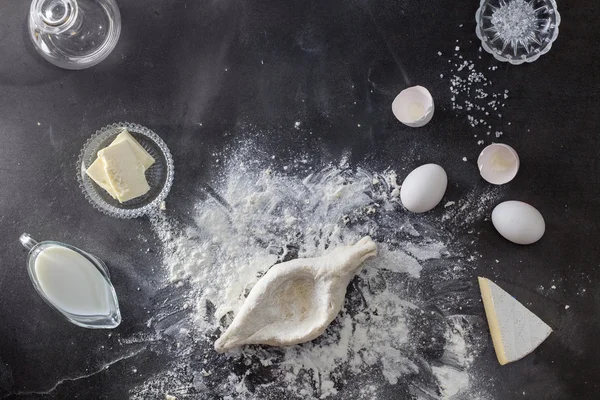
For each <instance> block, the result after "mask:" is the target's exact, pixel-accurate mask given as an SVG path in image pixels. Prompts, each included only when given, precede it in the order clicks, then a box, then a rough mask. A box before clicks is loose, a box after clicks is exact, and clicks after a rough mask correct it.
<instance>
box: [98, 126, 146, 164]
mask: <svg viewBox="0 0 600 400" xmlns="http://www.w3.org/2000/svg"><path fill="white" fill-rule="evenodd" d="M121 142H127V143H129V144H130V145H131V147H132V149H133V152H134V153H135V156H136V158H137V159H138V160H139V162H140V163H141V164H142V165H143V166H144V170H146V169H148V168H150V166H151V165H152V164H154V162H155V160H154V158H153V157H152V156H151V155H150V154H149V153H148V152H147V151H146V149H144V148H143V147H142V145H141V144H139V143H138V141H137V140H135V139H134V137H133V136H131V134H130V133H129V131H127V129H123V131H122V132H121V133H119V135H117V137H116V138H115V140H113V141H112V143H111V144H110V146H112V145H114V144H117V143H121ZM110 146H109V147H110Z"/></svg>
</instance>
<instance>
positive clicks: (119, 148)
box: [98, 140, 150, 203]
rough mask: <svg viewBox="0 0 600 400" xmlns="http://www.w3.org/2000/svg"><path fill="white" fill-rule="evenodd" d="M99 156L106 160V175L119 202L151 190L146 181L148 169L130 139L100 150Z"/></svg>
mask: <svg viewBox="0 0 600 400" xmlns="http://www.w3.org/2000/svg"><path fill="white" fill-rule="evenodd" d="M98 158H100V159H102V161H103V162H104V171H105V173H106V177H107V178H108V182H109V183H110V186H111V188H112V190H113V192H114V194H115V196H116V197H117V200H119V202H121V203H124V202H126V201H129V200H131V199H134V198H136V197H140V196H143V195H144V194H146V193H148V191H149V190H150V186H149V185H148V182H147V181H146V175H145V171H146V169H145V168H144V166H143V165H142V163H141V162H140V161H139V160H138V158H137V157H136V153H135V150H134V149H133V147H132V145H131V144H130V142H129V141H128V140H123V141H121V142H117V143H114V144H111V145H110V146H108V147H106V148H104V149H102V150H100V151H99V152H98Z"/></svg>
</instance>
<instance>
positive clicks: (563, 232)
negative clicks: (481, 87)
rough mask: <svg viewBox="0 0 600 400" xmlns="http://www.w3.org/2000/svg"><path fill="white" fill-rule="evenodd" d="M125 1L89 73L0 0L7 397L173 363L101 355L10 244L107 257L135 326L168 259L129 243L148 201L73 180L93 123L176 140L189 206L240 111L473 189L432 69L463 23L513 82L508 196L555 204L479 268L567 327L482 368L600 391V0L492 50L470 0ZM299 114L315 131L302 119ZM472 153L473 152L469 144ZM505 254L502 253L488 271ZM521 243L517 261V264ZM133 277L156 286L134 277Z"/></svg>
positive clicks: (1, 314)
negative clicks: (409, 110)
mask: <svg viewBox="0 0 600 400" xmlns="http://www.w3.org/2000/svg"><path fill="white" fill-rule="evenodd" d="M119 5H120V8H121V13H122V20H123V30H122V33H121V38H120V40H119V43H118V45H117V47H116V49H115V50H114V52H113V53H112V54H111V55H110V56H109V57H108V59H106V60H105V61H104V62H102V63H101V64H99V65H98V66H96V67H93V68H90V69H87V70H83V71H66V70H61V69H58V68H55V67H54V66H52V65H50V64H48V63H46V62H45V61H44V60H43V59H42V58H41V57H39V56H38V55H37V53H36V52H35V50H34V49H33V47H32V45H31V43H30V42H29V38H28V36H27V32H26V17H27V12H28V7H29V2H27V1H16V0H10V1H4V2H2V4H1V5H0V15H1V16H2V25H1V26H0V184H1V186H2V189H1V190H0V233H1V235H0V237H1V238H2V239H3V240H2V244H0V265H1V270H2V272H1V273H0V319H1V320H2V325H1V326H0V395H5V396H7V397H8V398H60V399H75V398H81V399H92V398H102V399H121V398H127V396H128V390H129V389H130V388H131V387H132V385H136V384H139V383H140V382H142V381H143V380H144V379H145V377H149V376H152V374H154V373H156V372H157V371H160V370H161V368H163V366H164V362H163V360H162V359H161V358H160V356H159V355H157V354H156V353H153V352H141V353H140V354H139V355H137V356H135V357H132V358H130V359H127V360H125V361H123V363H115V364H114V365H112V366H111V368H109V369H103V370H100V371H97V370H96V368H97V366H98V365H102V363H105V362H106V361H107V360H109V359H114V354H117V352H116V350H115V351H113V346H116V344H115V341H114V340H113V339H111V336H110V335H107V332H105V331H88V330H84V329H80V328H77V327H76V326H73V325H70V324H68V323H67V322H65V321H64V320H62V319H61V318H59V317H58V316H57V315H56V314H55V313H53V312H52V310H50V309H49V308H48V307H47V306H46V305H45V304H44V303H43V302H42V300H41V299H40V298H39V297H38V296H37V295H36V294H35V292H34V290H33V288H32V285H31V283H30V282H29V278H28V276H27V272H26V268H25V258H26V252H25V251H24V249H22V248H21V247H20V245H19V244H18V242H17V239H18V237H19V235H20V234H21V233H22V232H29V233H31V234H32V235H34V236H35V237H37V238H40V239H54V240H60V241H64V242H67V243H71V244H73V245H76V246H79V247H81V248H83V249H86V250H88V251H90V252H92V253H95V254H102V255H104V258H105V260H106V262H107V264H108V265H109V267H110V268H111V273H112V275H113V281H114V282H115V286H116V288H117V291H118V293H119V296H120V303H121V310H122V313H123V315H124V316H125V317H124V320H123V323H122V324H121V325H120V326H119V327H118V329H116V330H115V335H120V336H122V337H125V336H134V335H135V334H136V333H137V332H141V331H143V326H144V321H145V320H146V315H147V313H150V312H151V310H152V304H153V302H154V301H155V300H154V299H153V298H152V296H153V295H154V294H153V291H152V290H151V284H152V279H153V278H152V272H151V269H150V267H148V266H150V265H158V264H159V262H160V259H159V256H158V255H157V254H156V253H153V252H150V253H145V252H144V253H143V254H139V251H137V250H136V249H140V248H142V246H146V247H147V246H148V243H147V242H144V241H150V243H152V241H153V240H155V239H153V235H152V231H151V230H150V224H149V222H148V220H147V219H144V218H140V219H137V220H116V219H112V218H109V217H106V216H104V215H103V214H101V213H99V212H97V211H96V210H94V209H93V208H92V207H91V206H90V205H89V204H88V203H87V201H86V200H85V198H84V197H83V196H82V195H81V192H80V190H79V188H78V186H77V180H76V168H75V162H76V159H77V155H78V153H79V150H80V148H81V146H82V145H83V143H84V142H85V140H86V139H87V138H88V137H89V136H90V135H91V134H92V133H93V132H94V131H95V130H97V129H99V128H100V127H102V126H105V125H107V124H109V123H113V122H117V121H131V122H137V123H140V124H143V125H145V126H148V127H150V128H151V129H153V130H155V131H156V132H158V133H159V134H160V135H161V136H162V137H163V138H164V140H165V141H166V142H167V144H168V145H169V146H170V148H171V151H172V153H173V154H174V156H175V160H176V171H177V172H176V182H175V186H174V189H173V192H172V194H171V196H170V197H169V201H170V202H173V203H174V204H175V205H178V206H180V207H185V206H186V205H189V196H188V197H186V196H185V193H186V187H189V186H190V185H194V184H196V183H198V182H203V181H205V180H208V179H210V178H212V177H214V173H215V172H214V168H213V167H214V166H213V164H212V160H213V158H212V157H211V154H213V153H218V152H219V151H221V150H222V149H224V148H226V147H227V146H228V145H229V144H230V143H231V142H232V141H233V140H234V138H235V136H236V135H237V134H238V133H239V132H240V129H241V128H240V126H241V125H240V124H244V125H245V126H248V125H251V126H253V127H254V128H253V129H257V130H260V129H265V130H268V131H270V132H275V131H276V130H278V132H279V133H277V135H278V136H277V138H272V139H273V140H268V141H267V142H269V143H271V146H272V147H271V148H269V151H270V152H272V153H273V154H277V155H280V154H281V155H283V154H290V153H293V152H294V151H296V149H297V151H299V152H306V151H312V152H318V153H319V154H321V157H322V158H324V159H331V160H338V159H339V157H340V156H341V154H342V153H344V152H347V151H349V152H350V154H351V157H350V163H352V164H354V163H359V162H360V163H363V164H366V165H370V166H372V167H373V168H385V167H386V166H392V167H394V166H397V165H396V164H397V160H398V154H401V153H402V152H403V150H404V149H406V148H407V147H409V145H410V147H411V148H413V149H414V148H419V149H421V150H422V153H421V154H423V155H424V156H423V157H422V159H421V160H418V159H417V158H416V157H415V158H414V159H413V161H412V164H411V165H410V166H411V167H414V166H416V165H418V164H419V163H422V162H424V161H435V162H437V163H439V164H441V165H444V166H447V170H448V174H449V176H450V177H451V180H452V181H453V182H455V183H456V185H457V186H460V187H463V188H464V187H469V186H470V185H471V186H472V185H476V184H481V182H480V180H479V177H478V176H477V173H476V170H474V168H475V167H474V165H473V162H472V160H474V159H475V158H476V155H477V154H478V153H479V151H480V149H481V147H480V146H479V145H477V140H476V139H474V137H473V135H474V134H476V133H478V132H479V133H480V134H481V133H482V131H481V130H479V131H478V130H474V129H473V128H472V127H471V126H469V124H468V121H467V119H466V116H465V115H464V114H459V115H458V116H456V115H455V113H454V112H453V111H452V103H451V101H450V97H451V95H450V92H449V82H448V77H447V76H446V77H445V78H440V74H446V75H447V74H449V73H450V69H449V68H450V67H449V64H448V63H447V61H446V60H447V58H445V55H446V54H449V53H452V51H453V49H454V46H455V44H456V41H457V40H459V41H460V44H461V48H462V49H461V54H463V55H465V58H470V59H474V60H476V63H477V65H478V67H480V68H481V69H485V70H486V71H488V69H487V68H488V67H490V66H497V67H498V69H497V70H495V71H492V72H493V79H494V84H495V85H497V87H500V88H506V89H509V90H510V97H509V98H508V99H507V100H506V102H505V103H506V105H505V107H504V109H503V111H502V113H503V114H504V118H505V120H506V121H511V124H510V125H504V126H503V132H504V135H503V136H502V140H504V141H506V142H508V143H510V144H511V145H512V146H513V147H515V148H516V149H517V151H518V152H519V155H520V157H521V160H522V168H521V171H520V172H519V175H518V177H517V179H515V181H514V182H512V183H510V184H509V185H507V186H505V187H502V189H501V190H502V198H504V199H513V198H514V199H521V200H524V201H528V202H531V203H532V204H535V205H536V206H537V207H538V209H539V210H540V211H541V212H542V214H543V215H544V217H545V219H546V222H547V232H546V236H545V237H544V238H543V240H541V241H540V242H539V243H537V244H535V245H533V246H529V247H523V248H521V247H519V248H517V247H515V246H514V245H512V244H510V243H509V242H507V241H505V240H503V239H502V238H500V237H499V236H498V235H489V236H488V237H487V238H486V240H484V241H481V242H480V243H479V246H480V248H479V251H480V252H481V254H483V255H484V257H483V258H482V259H481V260H480V261H479V263H480V264H479V265H478V270H477V273H478V274H481V275H486V276H487V275H489V276H491V277H494V278H500V279H501V281H502V282H506V283H508V285H509V286H508V287H509V288H511V289H513V290H514V291H515V293H517V294H518V295H519V296H520V299H522V300H524V301H526V302H535V303H536V304H537V305H538V307H539V309H541V310H542V311H541V312H540V313H539V314H540V316H541V317H542V318H543V319H544V320H546V321H547V322H548V323H549V324H550V325H551V326H552V327H553V328H554V331H555V332H554V333H553V334H552V336H551V337H550V338H549V339H548V340H547V341H546V342H545V343H544V344H543V346H542V347H541V348H540V349H538V350H537V351H536V352H535V354H534V355H532V356H530V357H529V359H528V361H526V362H522V363H515V364H511V365H508V366H504V367H500V366H499V365H498V364H497V362H496V361H495V358H494V356H493V354H492V353H489V352H488V353H486V354H485V355H484V356H483V358H482V359H481V360H479V362H478V364H477V365H478V367H477V368H478V369H479V371H480V373H481V374H482V376H484V377H486V379H488V381H489V385H488V387H487V389H488V392H489V393H490V394H492V395H493V396H494V398H495V399H507V400H512V399H519V398H527V399H563V400H565V399H577V400H584V399H597V398H600V384H599V383H598V377H599V376H600V361H599V360H600V351H599V350H598V346H597V345H596V344H597V339H598V337H600V318H599V315H600V285H599V284H598V283H599V282H600V246H598V243H597V238H598V235H599V229H600V227H599V225H598V223H599V221H600V164H599V161H600V152H599V151H600V138H599V135H598V129H599V127H600V112H599V111H598V110H599V108H600V68H598V66H597V60H598V59H600V46H598V38H600V22H599V21H600V11H599V10H600V8H598V7H597V5H596V4H595V3H594V2H581V1H580V2H575V1H561V2H560V4H559V7H560V12H561V15H562V18H563V22H562V24H561V26H560V35H559V37H558V40H557V41H556V43H555V45H554V46H553V48H552V50H551V51H550V53H548V54H546V55H544V56H542V57H541V58H540V59H539V60H537V61H536V62H535V63H533V64H530V65H521V66H511V65H508V64H503V63H499V62H496V61H495V60H493V58H492V57H491V56H490V55H488V54H487V53H481V54H482V58H481V59H478V58H477V55H478V47H479V45H478V40H477V38H476V36H475V34H474V27H475V23H474V18H473V17H474V14H475V11H476V9H477V6H478V1H477V0H473V1H463V0H461V1H441V0H438V1H408V0H394V1H392V0H382V1H366V0H357V1H354V0H351V1H339V0H338V1H329V2H324V1H298V0H290V1H270V0H262V1H256V2H247V1H246V2H244V1H231V0H219V1H183V0H177V1H175V0H173V1H162V0H147V1H144V2H140V1H134V0H121V1H119ZM438 51H441V52H442V53H443V54H444V56H439V55H438V54H437V53H438ZM492 72H490V73H492ZM405 79H406V80H405ZM408 84H411V85H413V84H423V85H424V86H427V87H428V88H429V89H430V90H431V92H432V94H433V96H434V98H435V99H436V114H435V117H434V119H433V121H432V122H431V123H430V124H429V125H427V126H426V127H424V128H422V129H419V130H411V129H409V128H406V127H404V126H402V125H401V124H399V123H398V122H397V121H396V120H395V119H394V117H393V115H392V114H391V112H390V104H391V102H392V100H393V98H394V96H395V95H396V94H397V93H398V92H399V91H400V90H402V89H403V88H405V87H406V86H407V85H408ZM354 102H356V103H354ZM297 120H302V121H303V122H302V123H303V129H301V130H295V129H294V122H295V121H297ZM200 123H201V125H200ZM359 124H360V127H359V126H358V125H359ZM498 124H502V122H501V121H500V122H498ZM483 134H484V133H483ZM486 140H487V141H488V142H489V138H486ZM269 143H267V144H269ZM415 143H416V144H417V146H416V147H415ZM466 155H468V156H469V160H470V161H471V162H468V163H464V162H462V160H461V159H462V157H463V156H466ZM198 171H200V172H199V173H198ZM486 229H488V230H489V232H490V233H494V232H493V228H492V227H491V225H489V226H488V227H487V228H486ZM499 257H502V258H503V260H505V263H504V265H506V266H507V267H506V268H505V269H504V270H502V271H498V270H494V271H492V269H491V264H493V260H494V259H496V258H499ZM511 261H513V262H514V264H515V265H516V264H517V263H519V262H521V263H522V264H521V266H520V267H519V268H516V267H515V268H511V267H509V266H510V265H511ZM140 277H144V279H143V281H144V282H145V284H146V286H144V287H142V288H141V290H137V289H138V286H139V282H140V281H142V279H141V278H140ZM551 281H556V282H560V284H559V285H558V287H557V290H555V291H552V292H547V293H546V295H543V296H542V295H540V293H538V292H536V290H535V289H536V287H538V286H539V285H540V284H545V285H547V284H548V283H549V282H551ZM582 289H585V290H582ZM565 305H569V309H568V310H565ZM480 313H483V311H482V309H481V310H480ZM132 365H135V366H136V368H137V370H138V373H137V374H136V376H135V377H132V376H131V374H130V373H129V372H128V371H130V369H131V366H132ZM36 392H39V393H38V394H36ZM19 393H21V395H17V394H19ZM23 393H29V394H23ZM44 393H46V394H44ZM523 393H525V394H523Z"/></svg>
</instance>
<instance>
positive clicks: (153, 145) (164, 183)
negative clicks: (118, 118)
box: [77, 122, 175, 218]
mask: <svg viewBox="0 0 600 400" xmlns="http://www.w3.org/2000/svg"><path fill="white" fill-rule="evenodd" d="M123 129H127V130H128V131H129V133H130V134H131V136H133V137H134V138H135V140H137V141H138V143H139V144H140V145H141V146H142V147H143V148H144V149H146V151H147V152H148V153H149V154H150V155H151V156H152V157H153V158H154V160H155V163H154V164H152V165H151V166H150V168H148V169H147V170H146V179H147V181H148V185H149V186H150V191H149V192H148V193H146V194H145V195H143V196H140V197H137V198H135V199H131V200H129V201H127V202H125V203H119V201H118V200H116V199H113V198H112V197H111V195H110V194H108V192H106V191H105V190H104V189H102V188H101V187H100V186H98V185H97V184H96V182H94V181H93V180H92V179H91V178H90V177H89V176H88V175H87V174H86V173H85V171H86V170H87V169H88V167H89V166H90V165H91V164H92V163H93V162H94V161H95V160H96V158H97V154H98V151H99V150H101V149H103V148H105V147H106V146H108V145H109V144H110V143H111V142H112V141H113V140H114V139H115V137H117V135H118V134H119V133H121V132H122V131H123ZM174 173H175V168H174V165H173V157H171V153H170V152H169V149H168V148H167V145H166V144H165V142H163V140H162V139H161V138H160V137H159V136H158V135H157V134H156V133H154V132H153V131H151V130H150V129H148V128H146V127H144V126H141V125H138V124H132V123H130V122H119V123H117V124H111V125H108V126H105V127H104V128H102V129H100V130H98V131H96V133H95V134H94V135H93V136H92V137H91V138H89V139H88V140H87V142H86V143H85V145H84V146H83V149H82V150H81V153H80V154H79V160H78V161H77V179H78V181H79V186H80V187H81V190H82V191H83V194H84V195H85V197H86V198H87V199H88V201H89V202H90V203H91V204H92V205H93V206H94V207H95V208H96V209H98V210H99V211H102V212H103V213H105V214H108V215H110V216H112V217H117V218H137V217H140V216H142V215H146V214H149V213H151V212H153V211H155V210H157V209H159V207H160V204H161V203H162V202H163V201H164V200H165V198H166V197H167V195H168V194H169V191H170V190H171V186H172V185H173V177H174Z"/></svg>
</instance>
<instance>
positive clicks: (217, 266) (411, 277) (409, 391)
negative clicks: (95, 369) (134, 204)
mask: <svg viewBox="0 0 600 400" xmlns="http://www.w3.org/2000/svg"><path fill="white" fill-rule="evenodd" d="M256 154H261V153H260V152H257V151H256V150H255V149H254V147H253V145H252V144H248V143H245V144H244V145H240V149H237V150H236V151H235V152H234V154H233V155H232V156H230V157H229V158H230V161H229V164H228V165H229V167H228V168H227V169H226V173H225V174H224V177H223V179H222V180H221V181H219V182H218V183H216V184H215V185H214V187H215V191H216V192H218V193H219V194H220V196H218V195H215V193H212V195H211V196H208V197H207V199H205V200H200V201H198V202H197V204H196V205H195V208H194V210H193V212H191V219H190V220H188V221H185V223H184V222H182V221H177V216H176V215H175V216H173V218H168V217H167V216H166V214H165V213H162V214H159V215H156V216H155V217H153V220H152V223H153V226H154V229H155V231H156V234H157V236H158V237H159V239H160V241H161V243H162V245H163V258H164V266H165V268H167V269H168V273H169V280H170V282H171V283H170V286H171V287H174V288H176V289H179V292H180V293H181V294H180V297H174V298H171V300H170V301H168V302H165V303H166V304H167V305H169V304H170V307H173V305H175V306H174V307H175V308H176V310H170V309H169V310H165V312H164V315H163V316H161V315H159V316H154V317H152V318H151V319H150V320H149V321H148V326H149V327H153V328H154V329H155V334H156V335H157V336H159V337H160V339H157V340H169V341H172V342H173V345H172V346H171V347H170V350H168V353H169V354H170V355H171V356H172V361H171V362H170V363H168V364H167V365H165V368H164V371H163V372H161V373H158V374H157V375H156V376H154V377H153V378H151V379H150V380H148V381H146V382H145V383H144V384H142V385H140V386H139V387H138V388H137V389H136V390H134V391H132V393H131V396H132V398H133V399H147V398H155V397H156V396H157V395H159V394H161V393H162V394H163V396H164V393H169V394H171V395H174V396H176V397H177V398H202V399H212V398H215V399H217V398H219V399H221V398H222V399H261V400H262V399H280V398H285V399H315V398H320V399H324V398H331V399H349V398H351V399H385V398H392V397H389V396H391V395H390V393H396V395H397V394H398V393H404V394H405V395H406V396H412V397H414V398H417V399H423V400H425V399H450V398H452V397H453V396H455V395H457V394H465V393H467V392H469V391H472V390H476V389H477V385H476V382H474V381H473V379H472V376H471V374H470V371H469V368H470V366H471V364H472V362H473V360H474V355H475V354H477V353H478V352H479V351H481V350H482V348H483V347H484V345H483V344H482V342H481V341H478V340H473V338H481V337H486V331H485V329H484V328H482V326H484V325H483V324H482V323H481V322H482V321H480V318H479V317H474V316H471V315H466V314H464V313H463V312H462V311H459V309H458V304H461V301H460V298H461V296H467V297H469V296H474V297H477V296H478V292H477V291H476V290H475V291H472V292H467V293H465V292H464V290H462V289H461V290H455V289H454V286H456V285H455V283H456V282H459V280H460V281H461V282H464V279H463V280H461V277H462V276H463V275H461V274H464V273H465V270H464V268H462V267H459V265H461V264H462V262H463V260H462V259H461V258H462V256H461V253H462V252H464V249H462V248H460V244H459V243H456V241H455V239H452V234H451V233H450V232H448V231H447V230H446V228H445V226H449V225H451V224H468V223H469V222H473V221H474V220H475V219H476V218H480V217H481V215H482V214H481V213H479V214H478V213H476V212H473V211H474V210H473V209H474V208H479V207H480V205H479V204H476V202H475V201H474V198H475V196H474V195H473V200H471V201H458V202H457V203H456V206H454V207H451V208H446V209H443V208H441V207H440V209H439V210H438V212H439V213H440V214H442V213H443V216H442V215H440V216H439V217H438V221H439V220H442V219H443V221H442V223H440V224H439V225H441V226H440V227H437V228H436V227H434V226H432V225H431V224H430V223H427V222H426V221H424V220H421V219H419V217H417V216H414V215H407V214H405V213H404V211H403V210H402V207H401V206H400V205H399V203H398V200H397V198H396V197H394V195H393V193H394V191H395V190H397V189H398V185H397V183H396V175H395V173H394V172H393V171H389V170H388V171H384V172H383V173H371V172H368V171H366V170H362V169H356V170H353V169H350V168H348V166H347V165H346V163H344V162H342V163H341V164H340V165H336V166H327V167H324V168H322V169H321V170H320V171H318V172H312V171H310V170H308V169H307V168H308V167H306V168H305V167H304V166H305V165H306V164H307V163H305V162H304V163H301V162H299V163H298V164H297V165H295V166H290V168H288V169H286V170H285V171H282V173H279V172H277V171H278V170H281V168H279V169H278V168H277V167H276V166H274V165H272V164H271V163H272V162H273V160H272V159H271V158H270V157H268V156H265V160H262V161H261V160H257V159H256V158H257V157H256ZM298 176H300V177H298ZM221 196H222V197H221ZM488 197H490V195H488ZM364 235H370V236H371V237H372V238H373V239H374V240H375V241H376V242H378V247H379V255H378V257H376V258H374V259H372V260H369V261H367V262H366V263H365V264H364V267H363V269H362V271H361V272H360V273H359V274H358V276H357V277H356V278H355V279H354V280H353V281H352V282H351V284H350V285H349V287H348V293H347V296H346V303H345V306H344V308H343V309H342V311H341V313H340V314H339V315H338V317H337V319H336V320H335V321H334V322H333V323H332V325H331V326H330V327H329V328H328V330H327V331H326V333H325V334H324V335H322V336H321V337H320V338H318V339H316V340H314V341H312V342H309V343H305V344H301V345H297V346H291V347H285V348H273V347H261V346H246V347H244V348H243V349H240V350H237V351H236V352H233V353H230V354H225V355H220V354H217V353H216V352H215V351H214V350H213V348H212V346H213V343H214V340H215V339H216V338H217V337H218V336H219V334H220V332H221V331H222V330H223V328H224V327H226V326H227V325H228V324H229V323H230V322H231V319H232V316H233V315H235V313H236V312H237V311H238V310H239V308H240V306H241V304H242V303H243V300H244V297H245V295H246V294H247V293H248V292H249V290H250V289H251V288H252V286H253V285H254V284H255V283H256V281H257V280H258V279H259V278H260V276H261V275H262V274H264V273H265V272H266V271H267V270H268V268H269V267H271V266H272V265H274V264H275V263H278V262H282V261H286V260H288V259H292V258H296V257H310V256H316V255H320V254H323V253H325V252H327V250H328V249H330V248H334V247H336V246H338V245H342V244H348V243H351V242H354V241H356V240H357V239H359V238H360V237H362V236H364ZM469 240H470V239H469ZM432 282H433V286H432ZM165 285H169V283H168V282H166V283H165ZM462 286H464V284H463V285H461V287H462ZM469 301H472V299H470V300H469V299H467V300H466V302H469ZM167 308H168V307H167ZM461 309H462V308H461ZM390 385H393V386H390ZM390 388H391V389H390ZM477 390H478V389H477ZM153 396H154V397H153ZM186 396H188V397H186ZM190 396H191V397H190ZM194 396H196V397H194ZM198 396H199V397H198ZM394 398H395V397H394Z"/></svg>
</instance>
